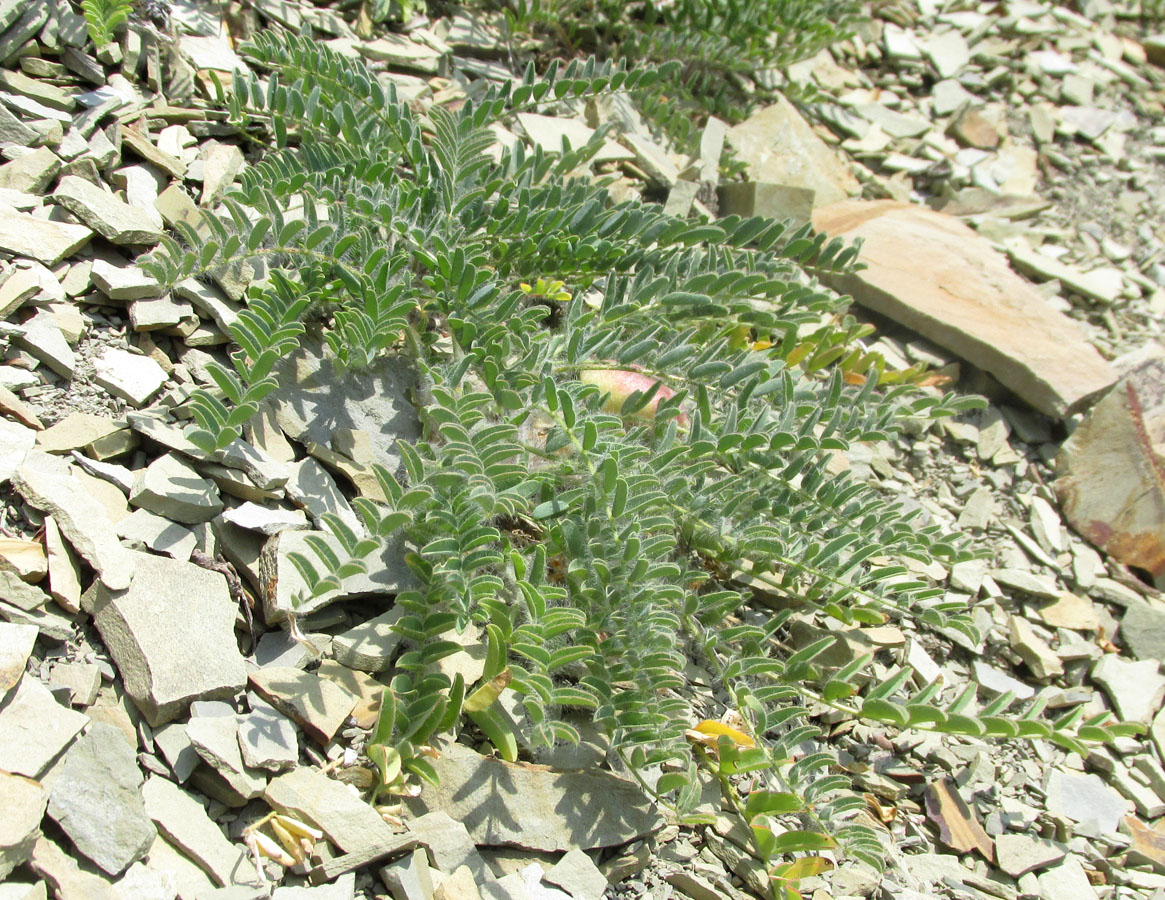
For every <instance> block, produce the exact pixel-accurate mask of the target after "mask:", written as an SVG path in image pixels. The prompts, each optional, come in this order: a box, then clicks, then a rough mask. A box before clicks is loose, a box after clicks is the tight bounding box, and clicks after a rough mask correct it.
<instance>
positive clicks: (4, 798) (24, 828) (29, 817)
mask: <svg viewBox="0 0 1165 900" xmlns="http://www.w3.org/2000/svg"><path fill="white" fill-rule="evenodd" d="M48 799H49V795H48V792H47V791H46V790H45V789H44V786H43V785H42V784H41V783H40V782H39V781H34V780H33V779H31V778H25V777H23V776H21V775H10V774H8V773H7V772H0V809H2V810H4V815H2V816H0V880H2V879H4V878H6V877H8V874H9V873H10V872H11V871H12V870H13V869H15V868H16V867H17V866H19V865H20V864H21V863H23V862H27V861H28V858H29V857H30V856H32V848H33V847H34V846H35V845H36V840H37V838H39V837H40V821H41V819H42V818H43V817H44V811H45V804H46V803H47V802H48Z"/></svg>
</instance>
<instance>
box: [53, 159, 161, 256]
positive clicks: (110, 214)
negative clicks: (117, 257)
mask: <svg viewBox="0 0 1165 900" xmlns="http://www.w3.org/2000/svg"><path fill="white" fill-rule="evenodd" d="M52 197H53V200H54V201H55V202H56V203H58V204H60V205H61V206H63V207H64V208H65V209H67V210H68V211H69V212H71V213H72V214H73V215H75V216H76V217H77V218H78V219H80V220H81V221H82V222H84V223H85V224H86V225H88V226H89V228H92V229H93V230H94V231H96V232H97V233H98V234H100V235H101V236H102V237H103V238H105V239H106V240H108V241H110V242H111V243H114V244H128V245H141V246H150V247H152V246H153V245H154V244H157V243H158V242H159V241H161V240H162V232H161V230H160V229H159V228H158V227H157V226H156V225H155V224H154V222H153V220H152V219H151V217H150V216H148V215H146V214H145V213H143V212H142V211H141V210H140V209H137V208H135V207H133V206H130V205H129V204H128V203H126V202H125V201H124V200H120V199H118V198H117V197H116V196H115V195H114V194H113V193H111V192H109V191H104V190H102V189H101V188H99V187H97V186H96V185H94V184H92V183H90V182H88V181H86V180H85V179H84V178H78V177H77V176H76V175H66V176H65V177H64V178H62V179H61V180H60V183H59V184H58V185H57V189H56V191H55V192H54V193H53V195H52Z"/></svg>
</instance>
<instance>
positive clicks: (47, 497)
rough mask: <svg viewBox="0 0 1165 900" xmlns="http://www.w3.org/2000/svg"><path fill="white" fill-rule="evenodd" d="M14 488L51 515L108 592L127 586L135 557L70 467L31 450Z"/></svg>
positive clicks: (17, 472) (14, 478) (102, 508)
mask: <svg viewBox="0 0 1165 900" xmlns="http://www.w3.org/2000/svg"><path fill="white" fill-rule="evenodd" d="M12 484H13V487H15V488H16V490H17V491H18V492H19V493H20V495H21V496H22V497H24V499H25V500H27V501H28V502H29V503H30V504H31V505H33V506H35V507H36V508H37V509H39V510H42V511H44V512H46V513H48V514H49V515H51V516H52V517H53V519H54V521H56V523H57V527H58V528H60V530H61V533H62V534H63V535H64V536H65V538H66V539H67V540H68V541H69V543H70V544H72V545H73V549H75V550H76V551H77V552H78V553H79V554H80V555H81V556H82V558H84V560H85V561H86V562H87V563H89V565H91V566H92V567H93V568H94V569H96V570H97V573H98V575H100V576H101V581H102V584H104V585H105V586H106V587H108V588H109V589H110V590H122V589H124V588H127V587H129V584H130V581H131V580H132V579H133V572H134V557H133V556H131V555H130V553H129V551H128V550H126V549H125V548H124V547H122V546H121V544H119V543H118V541H117V535H116V533H115V532H114V527H113V523H112V522H111V521H110V519H109V515H108V514H107V513H106V511H105V507H104V506H102V505H101V503H99V502H98V501H97V500H94V499H93V497H91V496H90V495H89V493H88V492H86V491H85V489H84V488H83V487H82V486H81V484H80V483H79V482H77V481H76V480H75V479H73V478H70V477H69V465H68V463H66V462H64V461H62V460H61V459H60V458H58V457H55V456H52V455H50V454H48V453H42V452H41V451H39V450H33V451H31V452H30V453H29V454H28V455H27V456H26V457H25V458H24V462H23V463H21V465H20V468H19V469H17V470H16V474H15V475H14V476H13V478H12Z"/></svg>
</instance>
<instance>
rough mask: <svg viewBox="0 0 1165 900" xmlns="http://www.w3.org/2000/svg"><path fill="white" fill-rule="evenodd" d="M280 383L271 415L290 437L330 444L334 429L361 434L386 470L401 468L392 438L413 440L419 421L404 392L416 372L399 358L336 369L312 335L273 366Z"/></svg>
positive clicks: (411, 383)
mask: <svg viewBox="0 0 1165 900" xmlns="http://www.w3.org/2000/svg"><path fill="white" fill-rule="evenodd" d="M274 375H275V378H276V380H277V381H278V382H279V387H278V388H277V389H276V390H274V391H273V392H272V393H271V395H270V397H269V400H270V401H271V403H272V405H273V406H274V408H275V418H276V421H277V422H278V423H279V427H280V428H282V429H283V430H284V431H285V432H286V433H287V434H288V435H289V436H290V437H292V438H294V439H296V440H298V441H301V442H303V443H309V442H314V443H318V444H320V445H322V446H324V447H331V446H332V436H333V435H334V434H335V433H336V432H337V431H342V430H346V429H351V430H353V431H360V432H364V433H365V434H367V435H368V436H369V438H370V439H371V442H372V447H373V452H374V456H375V459H376V461H377V462H380V463H381V464H383V465H384V466H385V467H386V468H387V469H388V470H389V471H390V472H395V471H396V469H397V468H398V467H399V466H400V456H399V454H398V453H397V452H396V450H395V447H394V445H395V444H396V441H397V440H405V441H415V440H419V439H420V436H421V428H420V422H419V420H418V418H417V413H416V410H415V408H414V407H413V405H412V404H411V403H410V402H409V400H408V399H407V396H406V392H407V391H408V389H409V388H411V387H412V386H414V385H415V383H416V375H415V373H414V372H413V371H412V370H411V369H410V368H409V367H408V366H407V364H406V363H405V362H404V361H403V360H400V359H395V358H391V359H390V358H384V359H382V360H378V361H377V363H376V364H375V365H374V366H373V367H372V368H371V369H369V370H367V371H360V370H347V371H343V372H341V371H338V370H337V369H336V366H335V359H334V357H333V356H332V355H331V353H330V352H329V350H328V349H327V347H326V346H325V345H324V343H323V341H322V340H320V339H319V338H318V337H317V336H305V337H304V338H303V340H302V343H301V346H300V348H299V349H298V350H297V351H295V352H294V353H292V354H290V355H289V356H287V357H285V358H284V359H283V360H281V361H280V362H279V363H277V364H276V367H275V370H274Z"/></svg>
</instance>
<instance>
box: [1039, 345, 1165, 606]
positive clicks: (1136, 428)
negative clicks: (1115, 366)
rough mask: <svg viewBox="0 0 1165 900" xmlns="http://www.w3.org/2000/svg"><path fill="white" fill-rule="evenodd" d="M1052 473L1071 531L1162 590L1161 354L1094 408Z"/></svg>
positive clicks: (1164, 393)
mask: <svg viewBox="0 0 1165 900" xmlns="http://www.w3.org/2000/svg"><path fill="white" fill-rule="evenodd" d="M1056 474H1057V476H1058V477H1057V479H1056V483H1055V489H1056V494H1057V496H1058V497H1059V498H1060V502H1061V504H1062V505H1063V507H1064V514H1065V516H1067V518H1068V521H1069V522H1071V523H1072V527H1073V528H1075V529H1076V530H1077V531H1078V532H1080V534H1082V535H1083V536H1084V537H1086V538H1088V540H1090V541H1091V542H1092V543H1093V544H1095V545H1096V546H1097V547H1099V548H1101V549H1102V550H1104V551H1105V552H1106V553H1108V554H1109V555H1110V556H1112V557H1113V558H1114V559H1117V560H1119V561H1120V562H1122V563H1125V564H1126V565H1130V566H1135V567H1136V568H1139V569H1143V570H1144V571H1146V572H1148V573H1149V574H1151V575H1152V576H1153V578H1154V579H1155V580H1156V582H1157V586H1158V587H1162V586H1165V354H1159V355H1154V356H1153V357H1151V358H1148V359H1146V360H1145V361H1144V362H1142V363H1141V364H1140V365H1138V366H1136V367H1135V368H1133V369H1132V371H1130V372H1128V374H1126V375H1125V376H1124V377H1123V378H1121V380H1120V381H1119V382H1117V384H1116V386H1115V387H1113V389H1112V390H1111V391H1109V392H1108V394H1106V395H1105V396H1104V397H1103V398H1102V399H1101V400H1100V402H1098V403H1097V404H1096V406H1094V407H1093V408H1092V410H1091V411H1090V412H1089V413H1088V415H1087V417H1086V418H1085V419H1084V421H1083V422H1082V423H1081V424H1080V426H1079V427H1078V428H1077V429H1076V430H1075V431H1074V432H1073V433H1072V436H1071V437H1070V438H1068V440H1067V441H1066V442H1065V444H1064V446H1063V447H1062V448H1061V450H1060V454H1059V456H1058V457H1057V458H1056Z"/></svg>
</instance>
